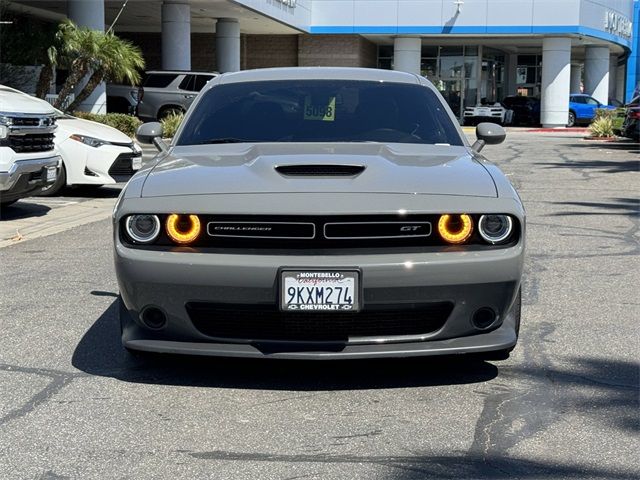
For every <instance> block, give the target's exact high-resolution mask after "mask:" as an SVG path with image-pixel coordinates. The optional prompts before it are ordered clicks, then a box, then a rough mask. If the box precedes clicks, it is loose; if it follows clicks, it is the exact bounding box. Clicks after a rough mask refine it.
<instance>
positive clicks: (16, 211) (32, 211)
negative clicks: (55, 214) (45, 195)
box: [0, 200, 51, 222]
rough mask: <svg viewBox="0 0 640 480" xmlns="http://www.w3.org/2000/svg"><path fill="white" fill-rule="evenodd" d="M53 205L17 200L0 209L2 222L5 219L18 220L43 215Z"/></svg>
mask: <svg viewBox="0 0 640 480" xmlns="http://www.w3.org/2000/svg"><path fill="white" fill-rule="evenodd" d="M49 210H51V207H49V206H47V205H42V204H40V203H33V202H21V201H19V200H18V201H17V202H16V203H13V204H11V205H8V206H6V207H3V208H2V209H0V222H1V221H3V220H16V219H19V218H20V219H22V218H33V217H43V216H45V215H46V214H47V212H48V211H49Z"/></svg>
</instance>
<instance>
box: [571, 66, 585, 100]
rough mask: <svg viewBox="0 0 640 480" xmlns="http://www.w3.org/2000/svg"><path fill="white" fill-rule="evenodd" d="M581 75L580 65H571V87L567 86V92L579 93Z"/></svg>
mask: <svg viewBox="0 0 640 480" xmlns="http://www.w3.org/2000/svg"><path fill="white" fill-rule="evenodd" d="M581 77H582V65H576V64H573V65H571V87H570V88H569V93H580V85H581V84H582V78H581Z"/></svg>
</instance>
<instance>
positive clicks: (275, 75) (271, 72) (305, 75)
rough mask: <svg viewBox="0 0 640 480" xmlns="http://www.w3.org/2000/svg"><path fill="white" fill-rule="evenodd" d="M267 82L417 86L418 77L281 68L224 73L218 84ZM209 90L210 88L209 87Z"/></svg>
mask: <svg viewBox="0 0 640 480" xmlns="http://www.w3.org/2000/svg"><path fill="white" fill-rule="evenodd" d="M268 80H361V81H373V82H394V83H408V84H413V85H419V84H420V83H421V81H420V77H418V75H415V74H413V73H406V72H399V71H396V70H379V69H375V68H348V67H283V68H261V69H255V70H243V71H240V72H233V73H224V74H222V75H221V76H220V84H227V83H240V82H256V81H268ZM209 88H211V86H209Z"/></svg>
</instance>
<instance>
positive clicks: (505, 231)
mask: <svg viewBox="0 0 640 480" xmlns="http://www.w3.org/2000/svg"><path fill="white" fill-rule="evenodd" d="M478 232H479V233H480V236H481V237H482V239H483V240H484V241H486V242H488V243H490V244H492V245H496V244H498V243H503V242H504V241H505V240H507V239H508V238H509V237H510V236H511V233H512V232H513V220H512V219H511V217H510V216H509V215H493V214H491V215H482V216H481V217H480V220H479V221H478Z"/></svg>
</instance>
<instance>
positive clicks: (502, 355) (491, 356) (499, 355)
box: [480, 289, 522, 360]
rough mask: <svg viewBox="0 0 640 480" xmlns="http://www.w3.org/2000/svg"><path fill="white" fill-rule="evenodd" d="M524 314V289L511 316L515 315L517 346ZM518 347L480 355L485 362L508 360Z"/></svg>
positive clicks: (515, 303) (520, 292) (520, 291)
mask: <svg viewBox="0 0 640 480" xmlns="http://www.w3.org/2000/svg"><path fill="white" fill-rule="evenodd" d="M521 313H522V289H520V290H518V296H517V297H516V300H515V302H513V307H512V308H511V312H510V314H512V315H513V317H514V318H513V320H514V322H515V330H516V345H517V342H518V337H519V336H520V315H521ZM516 345H514V346H513V347H509V348H503V349H502V350H493V351H491V352H484V353H481V354H480V357H481V358H482V359H483V360H506V359H508V358H509V355H510V354H511V352H512V351H513V349H514V348H516Z"/></svg>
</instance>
